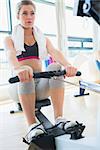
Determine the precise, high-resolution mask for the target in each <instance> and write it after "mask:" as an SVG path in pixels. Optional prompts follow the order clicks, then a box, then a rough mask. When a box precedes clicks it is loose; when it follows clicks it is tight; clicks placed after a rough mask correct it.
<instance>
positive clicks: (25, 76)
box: [15, 65, 33, 82]
mask: <svg viewBox="0 0 100 150" xmlns="http://www.w3.org/2000/svg"><path fill="white" fill-rule="evenodd" d="M15 72H16V74H17V75H18V77H19V80H20V82H29V81H31V80H32V78H33V70H32V68H31V67H30V66H28V65H24V66H20V67H19V68H17V69H16V70H15Z"/></svg>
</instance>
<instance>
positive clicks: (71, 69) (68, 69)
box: [65, 65, 77, 77]
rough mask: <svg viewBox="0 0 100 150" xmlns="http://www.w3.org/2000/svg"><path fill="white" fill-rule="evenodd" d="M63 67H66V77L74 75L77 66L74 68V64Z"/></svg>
mask: <svg viewBox="0 0 100 150" xmlns="http://www.w3.org/2000/svg"><path fill="white" fill-rule="evenodd" d="M65 69H66V76H67V77H73V76H76V73H77V68H75V67H74V66H72V65H68V66H67V67H65Z"/></svg>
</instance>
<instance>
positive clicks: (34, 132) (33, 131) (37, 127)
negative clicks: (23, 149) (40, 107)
mask: <svg viewBox="0 0 100 150" xmlns="http://www.w3.org/2000/svg"><path fill="white" fill-rule="evenodd" d="M43 133H45V130H44V128H43V126H42V125H41V124H38V123H34V124H32V125H31V126H30V127H29V128H28V133H27V135H26V136H27V142H29V143H30V142H31V141H32V138H33V137H37V136H38V135H41V134H43Z"/></svg>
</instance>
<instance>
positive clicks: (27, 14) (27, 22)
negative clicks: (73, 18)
mask: <svg viewBox="0 0 100 150" xmlns="http://www.w3.org/2000/svg"><path fill="white" fill-rule="evenodd" d="M18 19H19V20H20V23H21V25H22V26H23V27H24V28H32V27H33V24H34V20H35V10H34V8H33V6H32V5H23V6H22V7H21V9H20V12H19V15H18Z"/></svg>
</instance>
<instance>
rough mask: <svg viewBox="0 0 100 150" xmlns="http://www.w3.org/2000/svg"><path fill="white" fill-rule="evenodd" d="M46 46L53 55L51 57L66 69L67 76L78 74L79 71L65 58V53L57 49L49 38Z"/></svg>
mask: <svg viewBox="0 0 100 150" xmlns="http://www.w3.org/2000/svg"><path fill="white" fill-rule="evenodd" d="M46 44H47V45H46V46H47V49H48V53H49V54H50V55H51V57H52V58H53V59H54V60H55V61H57V62H59V63H60V64H61V65H62V66H64V68H65V69H66V72H67V73H66V75H67V76H68V77H70V76H75V75H76V73H77V69H76V68H75V67H73V66H72V65H71V63H70V62H69V61H68V60H67V59H66V58H65V56H64V55H63V53H62V52H61V51H60V50H57V49H55V48H54V46H53V45H52V43H51V42H50V40H49V39H48V38H47V39H46Z"/></svg>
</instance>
